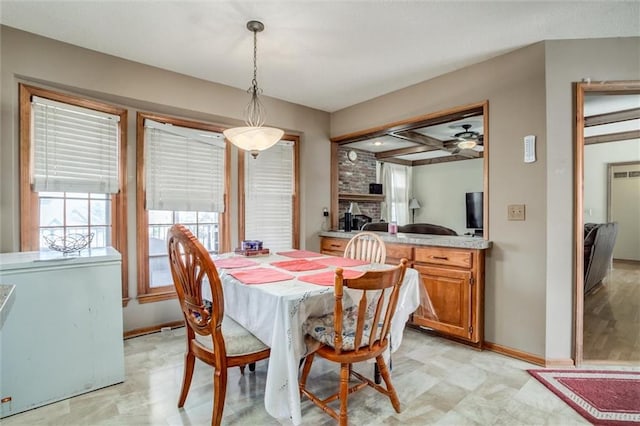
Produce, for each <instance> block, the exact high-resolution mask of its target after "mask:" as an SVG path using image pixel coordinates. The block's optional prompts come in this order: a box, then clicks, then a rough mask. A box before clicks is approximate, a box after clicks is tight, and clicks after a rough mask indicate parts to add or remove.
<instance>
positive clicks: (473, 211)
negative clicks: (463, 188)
mask: <svg viewBox="0 0 640 426" xmlns="http://www.w3.org/2000/svg"><path fill="white" fill-rule="evenodd" d="M482 194H483V193H482V192H467V193H466V196H465V198H466V203H467V228H468V229H482V223H483V217H482V211H483V204H484V203H483V200H482Z"/></svg>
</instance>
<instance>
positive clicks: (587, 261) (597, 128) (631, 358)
mask: <svg viewBox="0 0 640 426" xmlns="http://www.w3.org/2000/svg"><path fill="white" fill-rule="evenodd" d="M575 89H576V90H575V94H576V96H575V98H576V131H575V134H576V145H575V146H576V150H575V152H576V164H575V166H576V167H575V173H576V174H575V195H576V197H575V199H576V202H575V218H576V219H575V226H576V227H575V236H576V252H575V253H576V256H575V260H576V261H575V267H576V269H575V271H576V280H575V281H576V291H575V297H576V303H575V307H576V309H575V312H576V318H575V326H576V329H575V338H576V340H575V360H576V365H578V366H580V365H582V364H583V363H589V364H598V363H607V364H627V363H631V362H638V361H640V342H639V341H638V339H637V336H636V335H637V331H635V332H634V330H637V329H638V326H640V324H638V320H637V318H636V317H637V315H635V314H634V312H637V310H638V309H639V308H640V297H639V296H640V292H638V291H639V290H638V289H640V259H637V258H635V257H636V256H635V255H629V254H628V253H630V251H629V250H631V251H633V250H634V249H635V247H638V248H640V228H639V227H638V224H637V219H636V220H635V221H633V220H631V221H629V220H627V215H628V214H629V212H628V210H629V208H628V207H630V209H631V210H633V209H634V208H635V203H637V204H638V206H640V193H638V194H637V196H636V197H635V198H634V197H632V198H629V194H630V193H629V192H628V191H631V194H632V195H636V194H635V192H634V191H636V188H640V184H639V186H638V187H636V186H635V180H627V181H625V182H622V181H620V180H619V179H622V176H623V175H624V174H625V173H626V177H627V179H629V176H630V175H631V176H633V177H634V178H635V177H636V173H635V169H634V168H633V164H635V163H639V164H640V81H631V82H629V81H626V82H607V83H604V82H603V83H597V82H596V83H594V82H591V83H577V84H576V86H575ZM616 163H626V164H616ZM616 165H618V166H621V167H622V168H621V169H619V170H618V168H617V167H616ZM629 165H631V166H632V167H631V169H628V168H627V166H629ZM636 166H637V164H636ZM616 173H617V175H616ZM615 176H617V177H615ZM616 180H618V181H616ZM637 181H638V182H640V176H638V177H637ZM621 191H627V192H625V194H624V195H622V194H621ZM631 199H635V200H636V201H631ZM620 200H622V202H620ZM625 204H627V205H625ZM631 214H633V213H631ZM634 217H635V218H637V217H638V216H634ZM614 223H615V224H614ZM622 228H624V229H622ZM598 234H600V235H598ZM621 235H624V236H623V237H622V238H618V237H619V236H621ZM594 243H595V244H594ZM625 253H627V254H625ZM594 256H595V257H594ZM594 272H595V273H594ZM594 277H595V278H594Z"/></svg>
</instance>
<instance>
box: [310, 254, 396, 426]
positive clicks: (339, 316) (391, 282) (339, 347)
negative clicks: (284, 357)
mask: <svg viewBox="0 0 640 426" xmlns="http://www.w3.org/2000/svg"><path fill="white" fill-rule="evenodd" d="M406 268H407V259H402V261H401V262H400V264H399V265H398V266H395V267H393V268H391V269H386V270H376V271H368V272H365V273H364V274H363V275H361V276H359V277H355V278H350V279H349V278H344V277H343V272H342V269H341V268H337V269H336V273H335V306H334V312H333V314H329V315H325V316H323V317H319V318H309V319H308V320H307V321H306V322H305V323H304V325H303V328H304V331H305V333H307V335H308V338H310V339H311V340H312V342H310V343H312V344H314V343H315V345H316V346H317V345H318V344H319V348H318V349H316V350H315V351H314V352H312V353H310V354H308V355H307V356H306V359H305V362H304V367H303V369H302V375H301V377H300V383H299V387H300V392H302V394H303V395H305V396H306V397H308V398H309V399H310V400H311V401H312V402H313V403H314V404H316V405H317V406H318V407H320V408H322V410H323V411H325V412H326V413H327V414H329V415H330V416H331V417H333V418H334V419H336V420H338V421H339V423H340V425H341V426H342V425H346V424H347V395H349V394H350V393H353V392H356V391H358V390H360V389H362V388H364V387H366V386H371V387H372V388H374V389H376V390H377V391H379V392H380V393H382V394H384V395H386V396H387V397H389V399H390V400H391V405H392V406H393V408H394V409H395V410H396V412H398V413H399V412H400V400H399V399H398V395H397V393H396V390H395V388H394V387H393V384H392V383H391V376H390V374H389V369H388V368H387V365H386V363H385V360H384V357H383V353H384V351H385V350H386V349H387V347H388V346H389V332H390V330H391V320H392V319H393V315H394V313H395V311H396V306H397V304H398V293H399V291H400V286H401V285H402V280H403V278H404V274H405V271H406ZM345 289H347V290H346V291H347V292H348V293H349V295H348V296H347V297H346V298H344V300H343V295H344V293H345ZM358 295H359V297H358ZM358 299H359V300H358ZM348 301H353V303H352V304H351V303H348ZM345 305H346V306H345ZM316 355H318V356H320V357H322V358H325V359H327V360H329V361H333V362H336V363H339V364H340V386H339V390H338V392H337V393H334V394H333V395H330V396H328V397H326V398H322V399H321V398H319V397H318V396H316V395H314V394H313V393H311V392H310V391H309V389H308V388H307V385H306V383H307V377H308V376H309V372H310V371H311V364H312V363H313V359H314V357H315V356H316ZM372 358H375V360H376V364H377V366H378V368H379V370H380V373H381V374H382V378H383V379H384V382H385V384H386V388H385V387H383V386H381V385H378V384H376V383H374V382H373V381H372V380H369V379H368V378H366V377H364V376H363V375H361V374H360V373H358V372H356V371H353V370H352V368H351V364H353V363H354V362H361V361H366V360H368V359H372ZM351 377H354V378H356V379H358V380H359V381H360V382H359V383H357V384H355V385H353V386H350V385H349V379H350V378H351ZM336 399H339V400H340V410H339V412H338V411H336V410H335V409H333V408H331V407H329V405H328V404H329V403H331V402H333V401H335V400H336Z"/></svg>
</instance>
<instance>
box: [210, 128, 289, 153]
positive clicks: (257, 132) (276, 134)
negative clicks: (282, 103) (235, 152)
mask: <svg viewBox="0 0 640 426" xmlns="http://www.w3.org/2000/svg"><path fill="white" fill-rule="evenodd" d="M222 133H223V134H224V137H225V138H227V139H228V140H229V141H230V142H231V143H232V144H234V145H235V146H237V147H238V148H240V149H242V150H245V151H249V152H251V155H252V156H253V158H256V157H257V156H258V153H259V152H260V151H264V150H265V149H269V148H271V147H272V146H273V145H275V144H276V143H278V141H279V140H280V139H282V136H284V131H283V130H280V129H276V128H273V127H255V126H246V127H234V128H231V129H227V130H225V131H223V132H222Z"/></svg>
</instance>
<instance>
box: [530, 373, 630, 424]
mask: <svg viewBox="0 0 640 426" xmlns="http://www.w3.org/2000/svg"><path fill="white" fill-rule="evenodd" d="M527 371H529V374H531V375H532V376H533V377H535V378H536V379H538V380H539V381H540V383H542V384H543V385H545V386H546V387H547V388H548V389H549V390H551V391H552V392H553V393H555V394H556V395H558V396H559V397H560V399H562V400H563V401H564V402H566V403H567V404H569V406H571V408H573V409H574V410H576V411H577V412H578V413H580V415H582V417H584V418H585V419H587V420H588V421H590V422H591V423H593V424H594V425H617V426H631V425H640V372H634V371H613V370H527Z"/></svg>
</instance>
